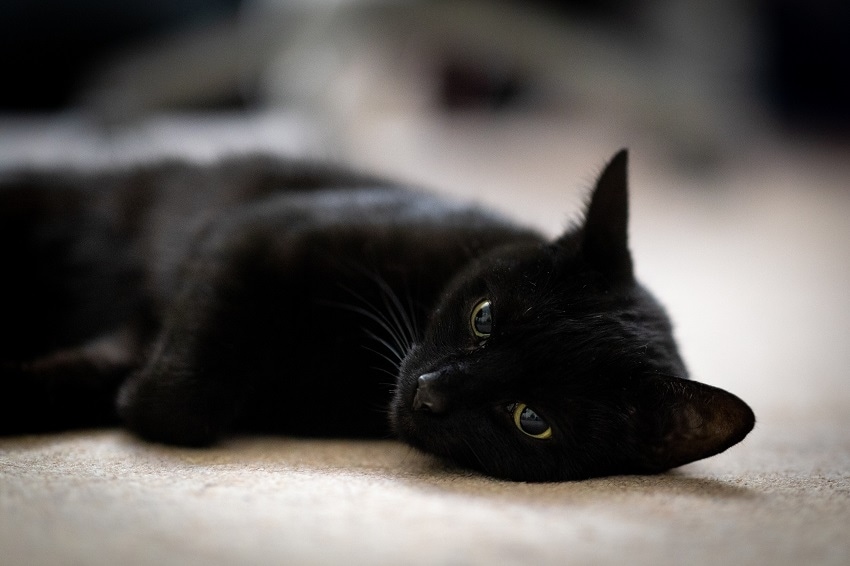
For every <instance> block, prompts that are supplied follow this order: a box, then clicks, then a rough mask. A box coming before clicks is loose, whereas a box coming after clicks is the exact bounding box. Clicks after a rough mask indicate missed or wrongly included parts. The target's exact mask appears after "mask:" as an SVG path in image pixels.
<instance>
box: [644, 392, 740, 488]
mask: <svg viewBox="0 0 850 566" xmlns="http://www.w3.org/2000/svg"><path fill="white" fill-rule="evenodd" d="M639 388H640V390H639V393H638V395H637V398H638V402H637V403H636V408H637V411H636V412H635V414H634V415H633V418H635V419H637V420H638V422H639V423H640V424H639V425H638V430H639V431H641V432H640V434H641V435H642V436H644V438H641V445H642V446H643V447H644V448H643V450H644V453H643V454H642V455H641V458H642V459H643V462H642V464H643V465H645V466H646V467H647V468H648V469H649V470H652V471H663V470H667V469H670V468H675V467H677V466H682V465H684V464H688V463H690V462H693V461H695V460H701V459H703V458H707V457H709V456H713V455H715V454H719V453H720V452H723V451H724V450H726V449H727V448H729V447H730V446H733V445H735V444H737V443H738V442H740V441H741V440H743V439H744V437H745V436H747V434H748V433H749V432H750V431H751V430H752V429H753V426H754V425H755V415H754V414H753V411H752V410H751V409H750V407H749V406H748V405H747V404H746V403H744V402H743V401H742V400H741V399H739V398H738V397H736V396H734V395H732V394H731V393H728V392H726V391H724V390H722V389H718V388H717V387H712V386H710V385H706V384H704V383H699V382H696V381H690V380H687V379H679V378H674V377H662V376H653V377H651V378H648V379H646V380H641V383H640V385H639Z"/></svg>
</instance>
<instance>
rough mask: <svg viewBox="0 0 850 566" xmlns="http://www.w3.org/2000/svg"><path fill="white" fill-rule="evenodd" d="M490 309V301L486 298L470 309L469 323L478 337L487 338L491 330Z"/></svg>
mask: <svg viewBox="0 0 850 566" xmlns="http://www.w3.org/2000/svg"><path fill="white" fill-rule="evenodd" d="M491 311H492V307H491V306H490V301H488V300H486V299H485V300H483V301H481V302H479V303H478V304H477V305H475V307H474V308H473V309H472V315H471V316H470V317H469V324H470V326H471V327H472V333H473V334H475V335H476V336H477V337H479V338H487V337H489V336H490V333H491V332H493V313H492V312H491Z"/></svg>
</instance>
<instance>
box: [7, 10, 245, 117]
mask: <svg viewBox="0 0 850 566" xmlns="http://www.w3.org/2000/svg"><path fill="white" fill-rule="evenodd" d="M240 3H241V0H3V2H0V61H2V76H3V81H2V82H3V88H2V89H0V111H3V112H9V111H24V112H39V111H52V110H60V109H62V108H64V107H65V106H66V105H68V104H69V103H70V102H71V101H72V100H73V98H74V95H75V94H76V92H77V89H78V87H79V83H80V81H81V80H82V78H83V77H84V76H85V75H86V74H87V73H88V72H90V71H91V70H92V68H93V67H95V66H96V65H97V64H99V63H100V61H101V60H102V59H103V58H104V56H107V55H109V54H110V53H112V52H114V51H116V50H118V49H122V48H124V47H126V46H128V45H132V43H133V42H135V41H138V40H141V39H144V38H150V37H156V36H158V35H162V34H166V33H173V32H174V31H176V30H179V29H181V28H186V27H191V26H195V25H202V24H204V23H207V22H210V21H213V20H215V19H218V18H222V17H229V16H230V17H232V16H233V15H234V14H235V13H236V11H237V9H238V6H239V4H240Z"/></svg>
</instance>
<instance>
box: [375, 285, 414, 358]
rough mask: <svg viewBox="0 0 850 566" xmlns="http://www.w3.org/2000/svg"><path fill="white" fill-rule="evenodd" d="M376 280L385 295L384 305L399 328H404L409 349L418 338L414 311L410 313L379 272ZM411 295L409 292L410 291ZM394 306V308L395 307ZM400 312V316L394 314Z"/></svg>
mask: <svg viewBox="0 0 850 566" xmlns="http://www.w3.org/2000/svg"><path fill="white" fill-rule="evenodd" d="M373 279H374V281H375V282H376V283H377V284H378V287H379V288H380V289H381V291H382V292H383V295H384V305H385V306H386V307H387V310H388V311H389V312H390V315H391V316H392V317H393V320H395V321H396V323H397V325H398V327H399V329H401V330H402V332H403V334H404V337H405V338H406V341H405V344H406V345H407V349H408V350H409V349H410V347H411V346H412V344H413V342H415V340H416V334H415V332H414V329H413V321H412V317H411V314H410V313H412V312H413V311H412V310H411V311H410V313H408V312H407V311H406V310H405V308H404V305H403V304H402V302H401V301H400V300H399V298H398V295H397V294H396V292H395V291H394V290H393V288H392V287H390V285H389V284H388V283H387V282H386V280H384V278H383V277H381V276H380V275H378V274H375V275H374V278H373ZM408 296H409V293H408ZM387 299H389V301H390V304H387ZM393 307H394V308H393ZM394 311H395V313H398V317H399V318H396V315H395V314H394Z"/></svg>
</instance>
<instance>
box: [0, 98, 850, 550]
mask: <svg viewBox="0 0 850 566" xmlns="http://www.w3.org/2000/svg"><path fill="white" fill-rule="evenodd" d="M359 135H360V136H362V137H361V139H362V140H365V142H364V143H362V144H346V143H339V141H340V140H338V139H337V140H329V138H328V137H327V136H326V135H325V134H324V133H323V132H322V131H321V130H320V129H319V130H314V129H312V128H311V127H310V126H308V125H305V123H304V122H303V121H302V120H301V119H300V118H299V117H297V116H289V115H281V114H273V113H272V114H260V115H255V116H248V117H240V118H238V119H237V118H227V117H218V118H215V119H202V118H197V117H191V116H168V117H161V118H156V119H151V120H148V121H146V122H144V123H140V124H138V125H137V126H135V127H134V128H131V129H125V130H122V131H119V132H114V133H111V134H105V133H103V132H101V131H98V130H95V129H94V128H91V127H89V126H87V125H86V124H85V123H82V122H79V121H77V120H75V119H74V118H73V117H71V118H63V119H53V120H47V121H26V120H14V121H5V122H3V123H0V165H2V166H8V165H10V164H13V163H21V162H35V163H55V162H57V161H61V162H69V163H91V162H99V161H110V160H120V159H136V158H139V157H141V158H150V157H151V156H155V155H160V154H171V153H175V152H178V153H181V152H182V153H184V154H186V155H190V156H192V157H196V158H204V159H206V158H209V157H212V156H214V155H216V154H219V153H223V152H228V151H234V150H236V151H242V150H253V149H262V150H268V151H276V152H283V153H293V152H296V153H309V154H311V155H317V154H318V155H326V156H331V157H334V158H338V159H345V160H347V161H351V162H354V163H355V164H358V165H359V166H362V167H364V168H370V169H376V170H379V171H382V172H384V173H387V174H391V175H394V176H396V177H398V178H402V179H405V180H409V181H412V182H415V183H417V184H425V185H428V186H434V187H435V188H436V189H438V190H442V191H445V192H447V193H449V194H452V195H456V196H459V197H463V198H475V199H478V200H481V201H484V202H487V203H490V204H492V205H493V206H495V207H497V208H500V209H503V210H505V211H506V212H508V213H509V214H512V215H514V216H516V217H518V218H519V219H521V220H524V221H526V222H528V223H530V224H533V225H535V226H538V227H539V228H541V229H543V230H545V231H547V232H548V233H551V234H553V235H554V234H556V233H557V232H558V231H559V230H560V229H561V227H563V226H564V225H565V224H566V223H567V222H568V221H569V219H570V218H572V217H574V215H575V214H576V213H577V211H578V210H579V207H580V204H581V202H582V198H583V195H584V194H585V191H586V189H587V188H588V187H589V185H590V183H591V182H592V180H593V178H594V176H595V175H596V173H597V172H598V171H599V170H600V168H601V166H602V165H603V164H604V162H605V160H606V159H607V158H608V157H609V156H610V155H611V154H612V153H613V152H614V151H616V150H617V149H619V147H621V146H624V145H627V146H629V147H631V150H632V152H631V180H632V184H631V190H632V204H633V206H632V224H631V245H632V249H633V253H634V255H635V260H636V266H637V271H638V275H639V277H640V278H641V279H642V280H643V281H644V282H645V283H646V284H647V285H648V286H649V287H650V288H651V289H652V290H653V291H655V293H656V294H657V295H658V296H659V297H660V298H661V299H662V301H663V302H664V303H665V304H666V305H667V306H668V309H669V311H670V313H671V315H672V318H673V320H674V322H675V323H676V328H677V336H678V338H679V340H680V342H681V344H682V348H683V352H684V355H685V358H686V360H687V362H688V364H689V367H690V369H691V373H692V375H693V377H694V378H696V379H698V380H700V381H704V382H706V383H710V384H713V385H717V386H720V387H723V388H725V389H728V390H730V391H732V392H734V393H735V394H737V395H739V396H740V397H742V398H743V399H745V400H746V401H747V402H748V403H749V404H750V405H751V406H752V407H753V409H754V411H755V413H756V415H757V418H758V423H757V425H756V428H755V430H754V431H753V432H752V433H751V434H750V436H749V437H748V438H747V439H746V440H745V441H744V442H742V443H741V444H740V445H738V446H735V447H733V448H732V449H730V450H729V451H727V452H726V453H723V454H721V455H718V456H716V457H714V458H711V459H709V460H706V461H702V462H697V463H694V464H691V465H688V466H685V467H683V468H681V469H679V470H676V471H673V472H670V473H667V474H663V475H659V476H648V477H645V476H633V477H612V478H603V479H595V480H590V481H584V482H575V483H560V484H543V485H531V484H517V483H508V482H501V481H496V480H493V479H489V478H485V477H481V476H478V475H474V474H470V473H466V472H462V471H458V470H453V469H448V468H446V467H444V466H443V465H442V464H440V463H439V462H436V461H434V460H432V459H430V458H429V457H427V456H423V455H421V454H418V453H415V452H413V451H412V450H410V449H408V448H407V447H405V446H403V445H401V444H398V443H395V442H391V441H386V442H344V441H315V440H307V439H296V438H238V439H233V440H231V441H229V442H227V443H225V444H224V445H221V446H219V447H217V448H214V449H211V450H188V449H177V448H166V447H161V446H153V445H149V444H145V443H142V442H140V441H138V440H136V439H134V438H132V437H130V436H128V435H126V434H124V433H123V432H120V431H116V430H106V431H82V432H73V433H66V434H58V435H48V436H35V437H24V438H5V439H0V556H2V557H3V558H2V563H4V564H10V565H12V564H93V565H94V564H117V563H121V564H162V563H180V564H189V565H191V564H204V565H209V564H237V563H238V564H246V563H256V564H264V563H273V564H340V563H346V564H353V563H357V564H399V563H405V564H451V565H461V564H494V563H497V564H530V563H534V564H591V563H592V564H614V563H617V564H620V563H623V562H624V561H628V562H629V563H632V564H683V563H687V564H717V563H728V564H775V565H781V564H801V563H807V564H836V565H839V564H848V563H850V539H848V537H847V525H850V376H848V370H847V368H848V367H850V348H847V343H848V338H850V299H848V292H847V289H850V265H848V257H850V254H848V252H850V220H848V219H850V159H848V154H850V152H848V148H847V146H843V147H841V146H834V145H830V144H827V143H820V142H813V141H808V142H805V141H801V140H799V139H792V138H789V137H785V136H781V135H778V134H776V135H774V134H771V135H766V136H765V137H764V138H760V139H759V140H757V141H753V143H751V144H746V145H745V146H743V147H741V148H736V149H735V150H734V151H730V152H728V154H727V155H726V156H725V157H724V158H723V159H722V160H720V161H718V162H717V163H714V164H712V165H711V166H709V167H707V168H706V167H703V168H699V169H694V168H693V167H691V166H687V165H682V164H681V163H679V162H676V161H673V160H670V159H669V158H668V157H666V155H667V154H668V152H667V150H666V149H667V148H665V147H664V146H663V144H660V143H657V142H656V141H653V140H648V139H646V138H644V137H642V135H640V133H639V132H638V133H635V132H628V131H618V130H616V129H607V130H605V129H603V130H599V129H595V128H593V127H592V125H591V124H583V123H581V122H580V121H579V122H575V121H569V120H559V119H553V118H552V117H543V118H532V119H528V118H522V119H519V118H506V119H504V120H502V121H497V122H495V123H494V122H491V121H487V122H482V121H480V120H478V119H476V118H475V117H469V118H468V119H466V120H461V121H452V122H445V121H441V120H427V121H416V120H413V121H410V120H400V121H397V120H387V121H384V122H380V123H374V124H371V125H370V126H369V127H368V128H364V129H363V130H361V131H360V132H359ZM344 141H345V140H343V142H344Z"/></svg>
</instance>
